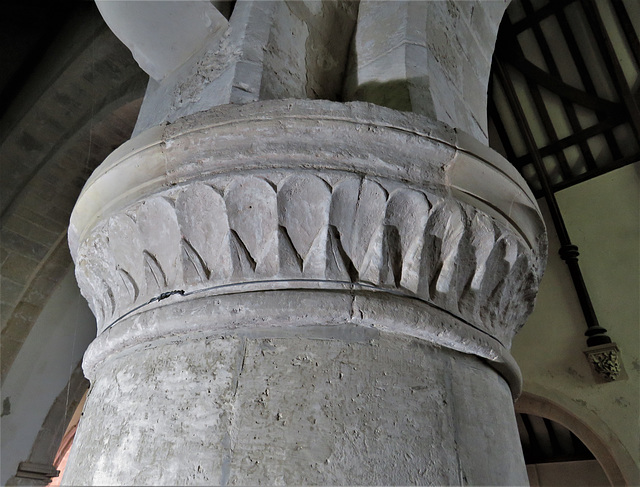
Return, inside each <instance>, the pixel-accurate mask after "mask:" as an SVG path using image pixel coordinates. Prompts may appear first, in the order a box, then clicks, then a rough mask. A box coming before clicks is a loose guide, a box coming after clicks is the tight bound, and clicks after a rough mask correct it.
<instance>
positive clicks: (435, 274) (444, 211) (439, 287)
mask: <svg viewBox="0 0 640 487" xmlns="http://www.w3.org/2000/svg"><path fill="white" fill-rule="evenodd" d="M463 233H464V222H463V219H462V212H461V210H460V207H459V205H458V204H457V203H455V202H453V201H451V200H443V201H442V202H439V203H438V204H437V205H436V206H434V208H433V210H432V212H431V217H430V218H429V221H428V222H427V226H426V229H425V237H424V246H423V249H422V257H421V266H420V272H421V275H422V282H421V283H420V288H419V290H418V293H419V294H420V295H421V296H424V297H427V298H430V299H434V298H435V296H436V293H447V292H449V290H450V289H451V284H452V282H453V278H454V274H455V270H456V260H457V256H458V246H459V245H460V240H461V239H462V235H463Z"/></svg>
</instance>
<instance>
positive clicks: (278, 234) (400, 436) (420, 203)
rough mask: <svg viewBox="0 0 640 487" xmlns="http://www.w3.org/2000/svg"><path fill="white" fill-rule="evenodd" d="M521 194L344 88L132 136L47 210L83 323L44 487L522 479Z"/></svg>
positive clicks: (451, 138) (525, 263) (464, 150)
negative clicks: (61, 462) (58, 451)
mask: <svg viewBox="0 0 640 487" xmlns="http://www.w3.org/2000/svg"><path fill="white" fill-rule="evenodd" d="M523 188H524V184H523V182H522V180H521V178H520V177H519V176H518V175H517V173H516V172H515V170H514V169H513V168H511V167H510V166H509V165H508V164H507V163H506V161H503V160H502V159H500V158H499V156H497V155H496V154H495V153H492V152H491V151H489V150H487V149H486V148H483V147H481V146H479V144H478V143H477V142H474V141H473V140H472V139H471V138H470V137H469V136H468V135H466V134H464V133H462V132H458V131H455V130H453V129H451V128H449V127H447V126H445V125H443V124H441V123H435V122H432V121H430V120H429V119H427V118H424V117H421V116H418V115H413V114H402V113H399V112H396V111H394V110H390V109H388V108H383V107H379V106H375V105H370V104H365V103H353V104H347V105H345V104H340V103H332V102H328V101H301V100H283V101H270V102H258V103H255V104H247V105H243V106H239V107H238V106H225V107H218V108H216V109H212V110H209V111H207V112H202V113H198V114H195V115H192V116H189V117H185V118H183V119H181V120H179V121H177V122H176V123H174V124H171V125H167V126H160V127H155V128H152V129H150V130H148V131H146V132H144V133H142V134H140V135H139V136H138V137H137V138H135V139H133V140H132V141H131V142H130V143H128V144H125V145H124V146H123V147H121V148H120V149H119V150H118V151H116V152H115V153H114V154H113V155H112V157H110V158H109V159H108V160H107V161H105V163H104V164H103V166H101V168H100V169H98V170H97V171H96V172H95V173H94V175H93V176H92V177H91V178H90V180H89V181H88V183H87V185H86V186H85V189H84V190H83V193H82V195H81V197H80V199H79V201H78V204H77V207H76V210H75V211H74V215H73V217H72V222H71V226H70V231H69V240H70V246H71V248H72V251H73V256H74V259H75V262H76V275H77V277H78V281H79V283H80V286H81V288H82V292H83V293H84V295H85V296H86V297H87V298H88V300H89V301H90V303H91V305H92V307H93V309H94V312H95V313H96V316H97V318H98V322H99V325H98V332H99V335H98V338H97V339H96V340H95V341H94V342H93V343H92V344H91V346H90V347H89V349H88V350H87V352H86V354H85V357H84V365H83V367H84V370H85V373H86V374H87V376H88V377H89V379H90V380H91V381H92V384H93V386H92V392H91V394H90V397H89V400H88V402H87V406H86V409H85V417H84V419H83V422H82V423H81V426H80V430H79V433H78V440H77V442H76V443H75V444H74V453H72V458H71V459H70V461H69V467H68V469H69V470H68V473H67V474H66V476H65V482H66V483H69V484H86V483H101V484H109V483H134V484H157V483H160V484H176V483H191V484H207V483H208V484H210V483H220V484H222V485H245V484H258V483H268V484H274V483H283V484H307V483H309V484H408V483H426V484H451V483H460V484H464V483H478V484H497V483H507V484H519V483H524V482H525V479H526V475H525V470H524V468H523V462H522V459H521V458H520V451H519V446H518V439H517V435H516V434H515V432H516V428H515V421H514V417H513V412H512V410H511V408H512V406H511V398H510V394H513V395H517V394H518V391H519V388H520V376H519V371H518V368H517V366H516V365H515V363H514V362H513V360H512V359H511V357H510V355H509V352H508V347H509V344H510V341H511V337H512V336H513V334H514V333H515V331H516V330H517V329H518V327H519V326H520V325H521V323H522V322H523V321H524V319H525V317H526V315H527V314H528V312H529V311H530V308H531V307H532V305H533V297H534V294H535V288H536V286H537V282H538V280H539V278H540V273H541V270H542V267H543V261H544V253H545V252H546V247H545V245H544V242H543V234H544V228H543V226H542V225H541V219H540V217H539V213H538V209H537V206H536V204H535V200H534V199H533V197H532V196H531V194H530V192H528V191H526V190H524V189H523ZM343 369H344V370H343ZM488 425H492V427H488ZM496 425H498V427H497V428H496V427H495V426H496ZM498 432H499V433H498ZM496 434H497V435H498V436H497V437H496V436H494V435H496ZM85 438H86V439H85ZM478 451H480V452H482V453H478ZM159 465H161V467H159Z"/></svg>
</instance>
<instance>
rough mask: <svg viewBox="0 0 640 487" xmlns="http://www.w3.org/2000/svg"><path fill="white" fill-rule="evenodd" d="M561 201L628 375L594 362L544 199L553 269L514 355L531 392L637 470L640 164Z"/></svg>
mask: <svg viewBox="0 0 640 487" xmlns="http://www.w3.org/2000/svg"><path fill="white" fill-rule="evenodd" d="M557 199H558V203H559V205H560V208H561V211H562V214H563V215H564V218H565V223H566V225H567V229H568V231H569V234H570V236H571V239H572V240H573V242H574V243H575V244H576V245H578V247H579V248H580V265H581V268H582V271H583V274H584V279H585V281H586V284H587V287H588V289H589V292H590V295H591V299H592V301H593V306H594V308H595V311H596V314H597V316H598V319H599V321H600V324H601V325H602V326H604V327H605V328H607V329H608V330H609V336H610V337H611V339H612V340H613V341H614V342H616V343H617V344H618V346H619V348H620V353H621V356H622V362H623V366H624V369H625V374H624V375H623V377H621V378H620V380H618V381H615V382H609V383H603V382H601V381H599V380H598V379H597V378H596V376H595V375H594V374H593V373H592V371H591V369H590V367H589V365H588V363H587V360H586V358H585V356H584V354H583V350H584V349H585V348H586V340H585V337H584V331H585V330H586V324H585V322H584V317H583V315H582V312H581V310H580V306H579V303H578V299H577V296H576V294H575V290H574V288H573V286H572V283H571V278H570V276H569V271H568V269H567V266H566V265H565V264H564V262H562V261H561V260H560V257H559V256H558V253H557V250H558V248H559V242H558V238H557V235H556V233H555V231H554V229H553V225H552V224H551V219H550V217H549V214H548V211H547V209H546V207H545V205H543V204H541V206H542V207H543V212H545V213H546V214H545V219H546V221H547V228H548V232H549V261H548V267H547V271H546V274H545V276H544V278H543V280H542V284H541V287H540V293H539V295H538V301H537V304H536V308H535V311H534V313H533V314H532V315H531V317H530V318H529V320H528V322H527V324H526V325H525V327H524V328H523V329H522V331H521V332H520V334H519V335H518V336H517V337H516V338H515V340H514V344H513V349H512V351H513V355H514V357H515V359H516V360H517V362H518V363H519V365H520V367H521V369H522V373H523V376H524V390H525V392H530V393H533V394H536V395H539V396H542V397H545V398H547V399H549V400H550V401H552V402H555V403H558V404H563V405H565V406H566V407H567V409H569V410H570V412H571V413H572V414H574V415H575V416H577V419H579V420H581V421H583V422H585V423H586V424H587V426H589V427H591V428H592V429H593V430H594V432H595V433H596V434H598V435H599V436H600V437H601V438H602V439H603V440H604V441H605V443H608V444H609V445H610V446H611V448H612V449H613V450H615V451H617V452H622V453H623V454H622V455H618V456H619V458H618V459H617V460H618V462H620V463H625V465H620V467H621V469H623V470H624V469H626V471H627V472H628V473H629V474H630V475H633V474H634V473H635V474H636V475H637V469H638V465H639V464H640V447H639V444H638V438H639V430H640V428H639V419H638V418H639V417H640V411H639V397H640V358H639V355H640V354H639V347H640V324H639V323H640V319H639V305H638V301H639V296H640V289H639V276H640V271H639V254H640V252H639V249H640V243H639V238H638V237H639V227H640V224H639V221H640V220H639V201H640V163H635V164H632V165H629V166H626V167H623V168H621V169H618V170H616V171H613V172H610V173H608V174H606V175H604V176H601V177H599V178H596V179H592V180H590V181H587V182H585V183H581V184H578V185H576V186H573V187H571V188H568V189H566V190H563V191H561V192H560V193H558V194H557ZM625 450H626V452H627V453H628V456H625V455H624V451H625ZM614 456H615V455H614ZM622 457H625V458H626V459H625V458H622ZM634 469H635V472H634ZM636 478H637V477H636Z"/></svg>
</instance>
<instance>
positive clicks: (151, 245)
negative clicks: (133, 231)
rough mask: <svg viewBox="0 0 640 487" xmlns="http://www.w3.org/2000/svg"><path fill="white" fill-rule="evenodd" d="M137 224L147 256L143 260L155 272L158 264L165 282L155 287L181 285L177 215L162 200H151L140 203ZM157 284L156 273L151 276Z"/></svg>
mask: <svg viewBox="0 0 640 487" xmlns="http://www.w3.org/2000/svg"><path fill="white" fill-rule="evenodd" d="M136 215H137V222H138V227H139V228H140V232H141V233H142V235H143V239H144V249H145V250H146V252H147V254H146V256H145V261H146V262H147V264H149V265H150V266H151V269H152V270H153V271H155V270H156V269H154V266H156V265H157V267H158V268H159V270H160V271H161V272H162V274H163V276H164V279H165V283H164V285H162V284H161V283H160V282H158V284H159V285H160V286H163V287H161V289H160V290H161V291H163V290H164V289H163V288H164V287H166V288H173V287H174V286H176V285H181V284H182V265H181V252H182V250H181V248H180V241H181V240H182V238H181V234H180V227H179V226H178V219H177V217H176V212H175V210H174V209H173V206H172V205H171V203H169V202H168V201H167V200H166V199H165V198H162V197H159V196H157V197H153V198H150V199H148V200H146V201H143V202H142V204H141V205H140V207H139V208H138V210H137V212H136ZM153 275H154V276H155V279H158V281H160V279H159V276H158V275H157V273H155V272H154V274H153Z"/></svg>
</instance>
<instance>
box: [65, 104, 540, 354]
mask: <svg viewBox="0 0 640 487" xmlns="http://www.w3.org/2000/svg"><path fill="white" fill-rule="evenodd" d="M347 117H352V119H351V120H349V118H347ZM225 118H227V119H231V120H233V122H228V123H227V122H218V120H224V119H225ZM419 127H420V128H419ZM427 127H428V122H427V121H426V119H422V118H420V117H416V116H408V115H398V114H397V112H393V111H391V110H387V109H383V108H380V107H374V106H370V105H365V104H354V105H352V106H348V107H345V106H344V105H340V104H335V103H329V102H319V101H318V102H302V101H297V102H294V101H291V102H284V103H283V102H271V103H262V104H257V105H255V106H253V105H252V106H250V108H249V109H247V108H245V109H242V108H232V107H228V108H227V107H225V108H219V109H216V110H212V111H210V112H207V113H206V114H199V115H196V116H193V117H191V118H188V119H185V120H183V121H181V122H180V123H179V124H174V125H172V126H169V127H168V128H167V130H166V132H161V131H159V130H153V131H150V132H148V133H147V134H146V135H145V134H143V135H142V136H141V137H140V140H139V141H137V142H136V143H135V144H134V143H132V144H131V147H123V148H122V150H121V151H120V154H117V155H116V154H114V157H113V158H112V159H111V160H110V161H107V163H106V164H105V166H104V167H103V168H102V169H101V171H100V172H98V173H96V175H94V177H92V179H91V180H90V181H89V183H88V185H87V188H86V190H85V193H84V195H83V197H81V199H80V203H79V205H78V210H77V212H76V215H75V217H74V219H73V220H72V224H71V229H70V238H71V241H72V248H74V249H75V248H77V249H78V250H77V253H76V255H75V259H76V264H77V272H76V275H77V277H78V280H79V282H80V284H81V288H82V289H83V292H84V293H85V296H86V297H87V299H88V300H89V302H90V303H91V305H92V309H93V310H94V312H95V314H96V316H97V318H98V322H99V330H103V329H104V328H105V327H106V326H108V325H109V324H110V323H112V322H113V321H114V320H116V319H117V318H118V317H119V316H122V315H124V314H125V313H127V312H129V311H130V310H132V309H133V308H136V307H139V306H141V305H145V303H147V302H149V300H153V299H154V298H157V297H158V296H159V295H160V294H162V293H165V292H170V291H174V290H180V291H183V292H187V293H190V292H192V291H194V290H196V289H201V288H206V287H214V286H222V285H230V284H239V283H243V282H251V281H265V280H266V281H273V282H278V281H286V280H294V279H303V280H318V281H324V282H336V283H351V284H359V285H365V286H374V287H379V288H384V289H389V290H393V291H394V292H396V293H398V292H399V293H401V294H403V295H406V296H413V297H417V298H419V299H421V300H424V301H426V302H428V303H431V304H433V305H435V306H437V307H439V308H442V309H445V310H447V311H449V312H451V313H453V314H454V315H456V316H459V317H461V318H462V319H463V320H465V321H466V322H468V323H469V324H470V325H471V326H474V327H476V328H478V329H481V330H483V331H485V332H486V333H487V334H489V335H490V336H492V337H494V338H496V339H497V340H498V341H499V342H501V343H502V344H503V345H504V346H506V347H508V346H509V344H510V342H511V338H512V336H513V334H514V333H515V331H517V329H518V328H519V326H520V325H521V324H522V323H523V322H524V319H525V317H526V316H527V315H528V314H529V313H530V311H531V308H532V306H533V296H534V294H535V289H536V287H537V282H538V280H539V278H540V272H541V268H542V265H541V262H542V261H541V260H540V258H541V257H542V256H543V255H544V252H545V248H544V245H542V244H541V241H540V232H542V231H543V228H542V227H541V226H540V219H539V218H537V219H536V217H535V216H533V215H535V213H536V212H537V209H536V208H537V207H536V205H535V200H534V199H533V197H532V196H530V195H527V194H526V193H524V194H523V193H522V191H520V188H521V187H522V186H523V185H522V183H521V181H520V178H519V176H518V175H517V174H515V173H514V172H513V171H512V170H511V171H507V174H508V175H507V174H505V173H503V172H501V171H504V170H506V167H508V166H506V163H503V162H504V161H500V160H499V158H498V156H497V155H495V154H493V155H492V154H491V153H488V154H487V153H482V154H481V155H479V156H478V155H473V154H472V152H471V151H472V150H473V149H474V147H473V146H469V145H468V141H466V139H465V137H458V136H457V135H456V134H455V133H454V132H453V131H451V130H447V129H446V127H443V126H438V125H436V126H432V127H430V128H427ZM425 129H426V131H425ZM421 130H422V131H425V132H423V133H421ZM250 133H260V140H258V141H256V139H255V138H250V137H249V134H250ZM338 134H340V139H339V141H336V142H334V143H333V144H331V145H329V141H330V140H332V139H335V137H336V136H337V135H338ZM465 144H467V146H465ZM137 147H139V149H138V148H137ZM391 148H394V149H393V150H391ZM485 152H489V151H485ZM118 155H121V156H120V157H118ZM487 156H490V157H493V158H494V160H495V161H493V162H488V161H487V160H486V157H487ZM154 160H155V161H157V165H155V167H154V162H153V161H154ZM143 161H144V166H143V165H142V164H143ZM496 161H497V162H496ZM138 167H144V168H145V169H144V172H140V173H139V172H138V171H139V170H138V169H137V168H138ZM459 167H462V169H459ZM360 168H361V169H360ZM478 168H480V169H478ZM480 170H481V171H482V172H480V173H478V172H475V174H476V175H480V174H481V175H482V176H483V178H482V182H481V183H476V182H474V178H472V177H471V174H474V171H480ZM491 171H495V173H496V174H497V176H496V175H494V176H491V174H490V172H491ZM362 172H364V173H366V174H367V175H366V176H362V175H361V173H362ZM163 173H164V175H163ZM149 179H150V180H151V181H154V180H155V181H156V182H155V183H153V184H152V185H150V184H149V182H148V180H149ZM475 179H478V178H477V176H476V178H475ZM123 181H127V183H125V184H128V185H129V187H128V188H124V187H123V185H122V182H123ZM167 183H168V185H169V186H172V188H171V189H163V187H166V185H167ZM454 191H455V192H454ZM514 192H519V193H520V194H519V195H514V196H513V198H512V199H511V201H504V198H503V196H500V194H501V193H506V194H511V193H514ZM92 195H95V196H92ZM123 195H124V198H123ZM96 196H98V199H96ZM485 198H488V199H489V200H488V201H486V200H485ZM518 200H519V203H516V201H518ZM503 201H504V203H505V204H508V205H509V206H508V207H507V208H504V210H501V209H500V205H501V204H503ZM85 202H86V203H85ZM487 203H489V204H490V205H489V206H488V205H487ZM490 206H493V207H494V209H493V210H490V209H488V208H489V207H490ZM518 206H520V207H521V208H520V209H519V208H518ZM495 207H498V210H497V212H496V209H495ZM519 212H520V213H519ZM532 216H533V218H532ZM98 219H100V220H101V222H100V223H98Z"/></svg>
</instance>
